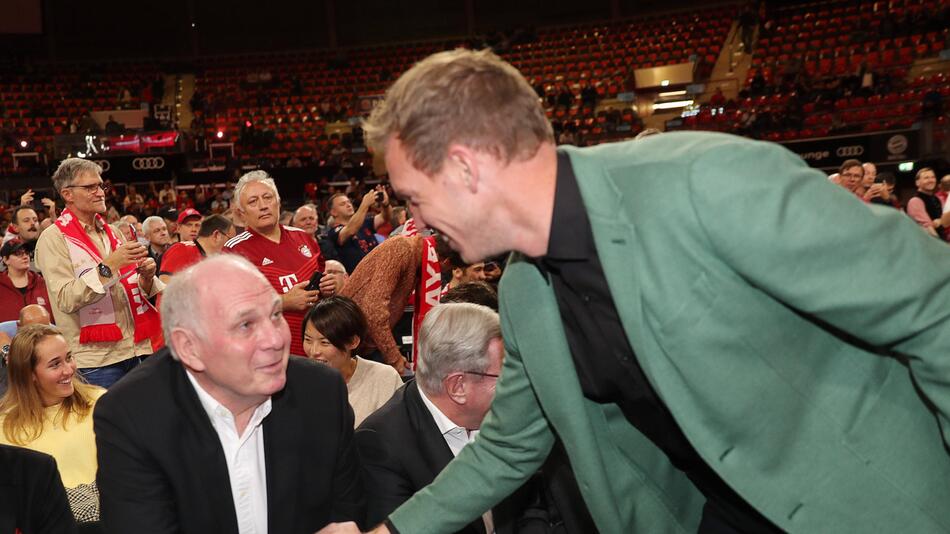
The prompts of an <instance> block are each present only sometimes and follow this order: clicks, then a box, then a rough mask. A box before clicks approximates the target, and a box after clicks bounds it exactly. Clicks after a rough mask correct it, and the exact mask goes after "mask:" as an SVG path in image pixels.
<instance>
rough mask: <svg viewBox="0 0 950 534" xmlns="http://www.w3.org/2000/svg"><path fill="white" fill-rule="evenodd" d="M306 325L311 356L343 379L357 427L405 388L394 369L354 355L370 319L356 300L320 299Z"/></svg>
mask: <svg viewBox="0 0 950 534" xmlns="http://www.w3.org/2000/svg"><path fill="white" fill-rule="evenodd" d="M303 324H304V329H303V349H304V351H306V353H307V357H309V358H313V359H314V360H317V361H318V362H321V363H324V364H326V365H329V366H330V367H332V368H334V369H336V370H337V371H339V372H340V374H341V375H342V376H343V381H344V382H346V389H347V392H348V395H347V396H348V398H349V401H350V406H352V407H353V416H354V423H355V425H359V424H360V423H362V422H363V419H366V416H367V415H369V414H371V413H373V412H374V411H376V409H377V408H379V407H380V406H382V405H383V404H385V403H386V401H388V400H389V398H390V397H392V396H393V393H394V392H395V391H396V390H397V389H399V388H400V387H401V386H402V378H400V376H399V373H397V372H396V371H395V370H394V369H393V368H392V367H390V366H388V365H384V364H381V363H377V362H373V361H369V360H364V359H363V358H360V357H359V356H358V355H356V354H355V353H354V351H355V350H356V348H357V347H359V346H360V341H361V340H362V338H364V337H365V336H366V317H364V316H363V312H362V311H360V307H359V306H357V305H356V303H355V302H353V301H352V300H350V299H348V298H346V297H339V296H334V297H327V298H324V299H320V301H319V302H317V303H316V305H314V307H313V308H311V310H310V311H309V312H308V313H307V316H306V317H305V318H304V322H303Z"/></svg>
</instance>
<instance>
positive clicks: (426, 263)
mask: <svg viewBox="0 0 950 534" xmlns="http://www.w3.org/2000/svg"><path fill="white" fill-rule="evenodd" d="M441 292H442V271H441V269H440V268H439V255H438V254H436V252H435V237H426V238H423V240H422V273H420V275H419V287H418V288H417V289H416V292H415V302H414V303H413V305H414V306H413V307H414V311H413V314H412V368H413V369H415V368H416V362H418V361H419V359H418V357H417V354H418V347H419V327H421V326H422V320H423V319H425V317H426V314H427V313H429V310H431V309H432V308H433V307H435V306H436V305H437V304H438V303H439V298H440V293H441Z"/></svg>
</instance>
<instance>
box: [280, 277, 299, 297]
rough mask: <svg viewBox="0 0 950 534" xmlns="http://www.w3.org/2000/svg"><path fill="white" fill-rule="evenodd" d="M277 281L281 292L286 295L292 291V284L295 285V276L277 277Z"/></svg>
mask: <svg viewBox="0 0 950 534" xmlns="http://www.w3.org/2000/svg"><path fill="white" fill-rule="evenodd" d="M277 280H278V281H279V282H280V288H281V289H282V290H283V292H284V293H286V292H288V291H290V290H291V289H293V287H294V284H296V283H297V275H296V274H288V275H286V276H281V277H279V278H278V279H277Z"/></svg>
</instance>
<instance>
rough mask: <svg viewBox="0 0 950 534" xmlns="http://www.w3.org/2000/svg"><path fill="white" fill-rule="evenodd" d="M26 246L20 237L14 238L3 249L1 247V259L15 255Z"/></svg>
mask: <svg viewBox="0 0 950 534" xmlns="http://www.w3.org/2000/svg"><path fill="white" fill-rule="evenodd" d="M25 246H26V243H24V242H23V240H22V239H20V238H19V237H14V238H13V239H10V240H9V241H7V242H6V243H4V244H3V246H2V247H0V257H3V258H6V257H7V256H9V255H10V254H13V253H14V252H16V251H18V250H20V249H21V248H23V247H25Z"/></svg>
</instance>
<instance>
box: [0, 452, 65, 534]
mask: <svg viewBox="0 0 950 534" xmlns="http://www.w3.org/2000/svg"><path fill="white" fill-rule="evenodd" d="M17 529H19V530H20V531H21V532H23V534H34V533H37V534H40V533H42V534H47V533H48V534H60V533H69V534H73V533H75V532H76V520H75V519H73V514H72V512H71V511H70V510H69V503H68V502H67V500H66V490H65V489H64V488H63V482H62V480H60V478H59V470H58V469H57V468H56V460H54V459H53V457H52V456H49V455H47V454H43V453H41V452H36V451H31V450H29V449H22V448H20V447H10V446H8V445H0V532H4V533H7V532H10V533H12V532H15V531H16V530H17Z"/></svg>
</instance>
